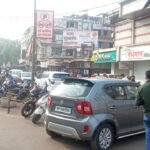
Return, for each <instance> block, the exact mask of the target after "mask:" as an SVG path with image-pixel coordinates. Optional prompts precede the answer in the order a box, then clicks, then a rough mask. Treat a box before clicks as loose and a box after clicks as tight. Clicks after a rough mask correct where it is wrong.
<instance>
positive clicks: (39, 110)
mask: <svg viewBox="0 0 150 150" xmlns="http://www.w3.org/2000/svg"><path fill="white" fill-rule="evenodd" d="M48 95H49V94H48V93H47V94H45V95H44V96H42V97H41V98H40V99H39V100H38V101H37V103H36V109H35V111H34V113H33V117H32V122H33V123H34V124H36V123H37V122H38V121H39V120H40V119H41V117H42V116H43V114H44V113H45V111H46V107H47V99H48Z"/></svg>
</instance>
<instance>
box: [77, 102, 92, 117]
mask: <svg viewBox="0 0 150 150" xmlns="http://www.w3.org/2000/svg"><path fill="white" fill-rule="evenodd" d="M75 107H76V110H77V112H78V113H80V114H85V115H92V114H93V111H92V106H91V103H90V102H86V101H85V102H78V103H77V104H76V105H75Z"/></svg>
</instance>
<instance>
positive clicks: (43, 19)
mask: <svg viewBox="0 0 150 150" xmlns="http://www.w3.org/2000/svg"><path fill="white" fill-rule="evenodd" d="M53 28H54V12H53V11H47V10H37V18H36V37H37V38H39V39H52V38H53Z"/></svg>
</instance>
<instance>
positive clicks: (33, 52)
mask: <svg viewBox="0 0 150 150" xmlns="http://www.w3.org/2000/svg"><path fill="white" fill-rule="evenodd" d="M35 51H36V0H34V26H33V47H32V83H34V75H35V65H36V55H35Z"/></svg>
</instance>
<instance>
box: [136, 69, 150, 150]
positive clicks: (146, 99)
mask: <svg viewBox="0 0 150 150" xmlns="http://www.w3.org/2000/svg"><path fill="white" fill-rule="evenodd" d="M145 77H146V82H145V83H144V84H143V85H142V86H141V87H139V90H138V93H137V101H136V104H137V105H138V106H140V105H143V107H144V126H145V132H146V150H150V70H148V71H146V72H145Z"/></svg>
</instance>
